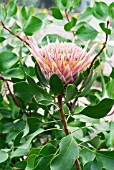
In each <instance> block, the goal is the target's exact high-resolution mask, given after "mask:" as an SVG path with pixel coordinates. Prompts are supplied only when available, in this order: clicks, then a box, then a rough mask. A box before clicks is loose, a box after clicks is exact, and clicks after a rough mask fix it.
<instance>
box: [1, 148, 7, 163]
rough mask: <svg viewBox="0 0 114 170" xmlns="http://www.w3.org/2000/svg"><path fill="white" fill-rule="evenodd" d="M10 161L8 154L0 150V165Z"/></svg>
mask: <svg viewBox="0 0 114 170" xmlns="http://www.w3.org/2000/svg"><path fill="white" fill-rule="evenodd" d="M7 159H8V153H6V152H4V151H2V150H0V163H2V162H5V161H6V160H7Z"/></svg>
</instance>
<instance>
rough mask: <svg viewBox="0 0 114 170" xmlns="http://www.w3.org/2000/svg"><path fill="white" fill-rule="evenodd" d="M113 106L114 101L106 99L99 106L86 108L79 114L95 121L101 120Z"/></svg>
mask: <svg viewBox="0 0 114 170" xmlns="http://www.w3.org/2000/svg"><path fill="white" fill-rule="evenodd" d="M113 105H114V100H112V99H108V98H106V99H103V100H102V101H100V102H99V103H98V104H97V105H94V106H88V107H86V108H85V109H84V110H82V111H81V112H80V113H79V114H82V115H86V116H88V117H91V118H94V119H99V118H102V117H104V116H106V115H107V114H108V113H109V111H110V110H111V108H112V106H113Z"/></svg>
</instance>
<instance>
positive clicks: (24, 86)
mask: <svg viewBox="0 0 114 170" xmlns="http://www.w3.org/2000/svg"><path fill="white" fill-rule="evenodd" d="M27 81H28V83H29V84H28V83H26V82H19V83H15V84H14V92H15V95H16V96H18V97H20V98H21V99H22V100H23V101H26V102H31V101H32V97H33V96H36V97H37V100H38V101H39V100H42V99H48V100H51V96H50V95H49V94H48V93H47V91H46V90H45V89H43V88H42V87H41V86H38V85H37V83H35V81H34V80H33V79H32V78H31V77H30V76H27Z"/></svg>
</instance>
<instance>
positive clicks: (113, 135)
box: [109, 122, 114, 147]
mask: <svg viewBox="0 0 114 170" xmlns="http://www.w3.org/2000/svg"><path fill="white" fill-rule="evenodd" d="M109 143H110V146H111V147H113V146H114V122H110V136H109Z"/></svg>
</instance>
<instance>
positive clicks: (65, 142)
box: [51, 135, 79, 170]
mask: <svg viewBox="0 0 114 170" xmlns="http://www.w3.org/2000/svg"><path fill="white" fill-rule="evenodd" d="M78 156H79V150H78V145H77V143H76V141H75V140H74V138H73V136H72V135H68V136H67V137H65V138H63V139H62V140H61V142H60V153H59V154H58V155H57V156H56V157H55V158H54V159H53V160H52V162H51V170H63V169H64V168H65V170H71V168H72V166H73V165H74V163H75V160H76V159H77V158H78Z"/></svg>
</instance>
